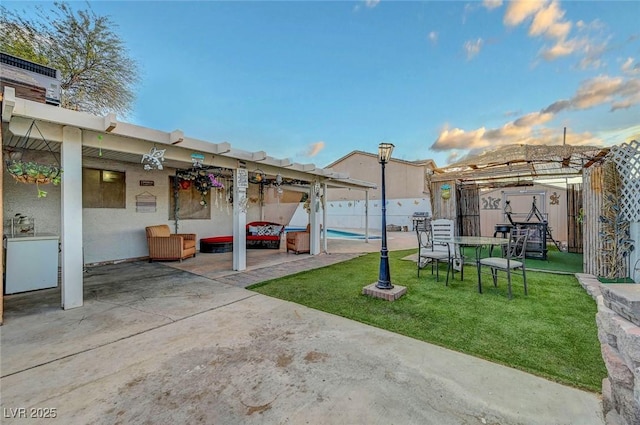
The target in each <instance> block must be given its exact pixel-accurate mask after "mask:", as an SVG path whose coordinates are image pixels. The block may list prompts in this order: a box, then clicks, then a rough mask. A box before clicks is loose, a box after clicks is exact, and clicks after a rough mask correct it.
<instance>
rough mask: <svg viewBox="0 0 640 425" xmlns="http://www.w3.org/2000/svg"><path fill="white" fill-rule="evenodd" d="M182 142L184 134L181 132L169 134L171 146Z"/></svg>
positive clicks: (176, 131)
mask: <svg viewBox="0 0 640 425" xmlns="http://www.w3.org/2000/svg"><path fill="white" fill-rule="evenodd" d="M182 142H184V133H183V132H182V130H174V131H172V132H171V134H169V143H171V144H172V145H177V144H179V143H182Z"/></svg>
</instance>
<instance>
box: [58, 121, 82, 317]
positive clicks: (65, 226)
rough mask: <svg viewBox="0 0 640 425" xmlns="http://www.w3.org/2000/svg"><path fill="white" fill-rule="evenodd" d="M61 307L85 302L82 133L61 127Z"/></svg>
mask: <svg viewBox="0 0 640 425" xmlns="http://www.w3.org/2000/svg"><path fill="white" fill-rule="evenodd" d="M60 159H61V161H60V162H61V165H62V168H63V169H64V175H63V177H62V183H61V185H62V190H61V200H62V208H61V211H62V235H61V238H60V239H61V242H62V291H61V295H62V307H63V308H64V309H65V310H68V309H70V308H75V307H81V306H82V303H83V298H82V290H83V269H84V264H83V259H82V257H83V256H82V248H83V241H82V233H83V232H82V131H81V130H80V129H78V128H76V127H69V126H64V127H62V149H61V153H60Z"/></svg>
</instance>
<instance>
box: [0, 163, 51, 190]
mask: <svg viewBox="0 0 640 425" xmlns="http://www.w3.org/2000/svg"><path fill="white" fill-rule="evenodd" d="M7 172H8V173H9V174H10V175H11V177H13V178H14V179H15V180H16V181H19V182H20V183H31V184H36V183H39V184H48V183H53V184H55V185H57V184H59V183H60V180H61V177H62V169H60V168H59V167H57V166H55V165H49V164H40V163H38V162H33V161H31V162H23V161H21V160H19V161H14V160H8V161H7Z"/></svg>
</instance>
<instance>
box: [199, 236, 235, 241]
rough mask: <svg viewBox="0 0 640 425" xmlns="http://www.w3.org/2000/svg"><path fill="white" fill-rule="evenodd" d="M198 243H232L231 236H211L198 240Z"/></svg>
mask: <svg viewBox="0 0 640 425" xmlns="http://www.w3.org/2000/svg"><path fill="white" fill-rule="evenodd" d="M200 242H205V243H229V242H233V236H213V237H210V238H203V239H200Z"/></svg>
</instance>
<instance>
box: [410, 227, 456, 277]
mask: <svg viewBox="0 0 640 425" xmlns="http://www.w3.org/2000/svg"><path fill="white" fill-rule="evenodd" d="M416 231H417V233H418V277H419V276H420V269H421V268H423V267H425V266H426V265H427V264H428V263H431V274H433V269H434V268H435V270H436V282H437V281H439V279H440V274H439V265H440V263H444V262H446V263H447V280H446V283H445V285H449V272H450V271H452V265H453V261H454V260H455V259H456V258H457V254H456V251H457V249H456V247H455V245H454V246H451V245H452V244H446V243H445V244H443V243H437V242H435V243H434V242H433V240H434V239H436V238H441V239H451V238H453V236H454V227H453V220H447V219H438V220H433V221H432V222H431V224H430V226H429V227H426V226H420V227H418V228H417V229H416Z"/></svg>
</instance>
